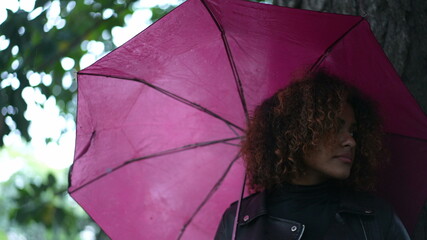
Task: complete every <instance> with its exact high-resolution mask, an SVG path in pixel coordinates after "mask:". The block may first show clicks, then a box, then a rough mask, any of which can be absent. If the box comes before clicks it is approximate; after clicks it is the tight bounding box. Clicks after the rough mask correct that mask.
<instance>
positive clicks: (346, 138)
mask: <svg viewBox="0 0 427 240" xmlns="http://www.w3.org/2000/svg"><path fill="white" fill-rule="evenodd" d="M341 143H342V145H343V146H345V147H346V146H348V147H352V148H354V147H356V140H355V139H354V137H353V133H352V132H345V133H342V136H341Z"/></svg>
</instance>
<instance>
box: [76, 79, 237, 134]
mask: <svg viewBox="0 0 427 240" xmlns="http://www.w3.org/2000/svg"><path fill="white" fill-rule="evenodd" d="M80 74H82V75H91V76H101V77H108V78H118V79H124V80H130V81H135V82H139V83H142V84H145V85H147V86H149V87H151V88H153V89H154V90H157V91H158V92H160V93H163V94H164V95H166V96H169V97H171V98H173V99H175V100H177V101H179V102H181V103H184V104H186V105H188V106H190V107H193V108H195V109H197V110H199V111H202V112H204V113H206V114H208V115H211V116H212V117H215V118H217V119H219V120H221V121H223V122H225V123H226V124H227V125H229V126H233V127H234V128H237V129H239V130H240V131H242V132H244V130H243V128H241V127H239V126H237V125H236V124H234V123H232V122H230V121H229V120H227V119H225V118H223V117H221V116H220V115H218V114H216V113H214V112H213V111H211V110H209V109H207V108H205V107H203V106H201V105H199V104H197V103H194V102H192V101H190V100H188V99H185V98H183V97H180V96H178V95H176V94H174V93H172V92H169V91H167V90H165V89H163V88H160V87H158V86H155V85H154V84H152V83H149V82H147V81H145V80H143V79H139V78H127V77H118V76H114V75H104V74H94V73H80Z"/></svg>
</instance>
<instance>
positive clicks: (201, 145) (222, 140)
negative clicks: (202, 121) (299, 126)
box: [69, 137, 241, 194]
mask: <svg viewBox="0 0 427 240" xmlns="http://www.w3.org/2000/svg"><path fill="white" fill-rule="evenodd" d="M238 139H241V137H233V138H225V139H220V140H214V141H209V142H200V143H194V144H188V145H184V146H181V147H177V148H172V149H167V150H164V151H162V152H158V153H153V154H151V155H147V156H144V157H139V158H134V159H130V160H127V161H125V162H123V163H122V164H120V165H119V166H116V167H114V168H109V169H107V171H106V172H104V173H102V174H101V175H99V176H97V177H95V178H93V179H92V180H89V181H88V182H86V183H84V184H82V185H81V186H79V187H77V188H76V189H74V190H72V191H69V192H70V194H71V193H74V192H77V191H78V190H80V189H82V188H84V187H86V186H87V185H89V184H92V183H93V182H95V181H97V180H99V179H101V178H103V177H105V176H106V175H108V174H110V173H112V172H114V171H116V170H118V169H120V168H122V167H124V166H126V165H128V164H131V163H133V162H139V161H143V160H147V159H152V158H155V157H161V156H165V155H169V154H173V153H177V152H182V151H186V150H190V149H194V148H198V147H206V146H209V145H213V144H218V143H225V142H228V141H233V140H238Z"/></svg>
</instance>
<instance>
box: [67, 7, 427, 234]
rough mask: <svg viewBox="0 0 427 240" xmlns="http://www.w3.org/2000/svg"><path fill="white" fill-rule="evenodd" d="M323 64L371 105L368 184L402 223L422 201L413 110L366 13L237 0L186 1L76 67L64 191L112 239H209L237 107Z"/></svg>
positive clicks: (226, 177) (240, 112)
mask: <svg viewBox="0 0 427 240" xmlns="http://www.w3.org/2000/svg"><path fill="white" fill-rule="evenodd" d="M317 67H325V68H327V69H329V70H330V71H331V72H332V73H334V74H336V75H338V76H340V77H342V78H344V79H346V80H348V81H350V82H351V83H352V84H353V85H355V86H357V87H359V88H360V89H362V91H364V92H365V93H366V94H368V95H370V96H371V97H372V98H374V99H375V100H377V101H378V102H379V109H380V113H381V115H382V116H383V118H384V121H385V130H386V131H387V133H388V137H389V138H388V140H389V143H390V144H391V146H393V148H392V153H391V155H392V156H393V158H392V162H391V164H390V165H388V168H387V169H386V170H384V176H383V178H382V188H381V189H380V190H381V194H382V195H383V196H386V197H387V198H388V200H389V201H391V202H392V203H393V204H394V205H395V207H396V209H397V211H398V213H399V214H400V215H401V217H402V219H403V221H404V222H405V224H406V226H407V227H408V228H409V230H412V228H413V226H414V223H415V220H416V216H417V214H418V211H419V210H420V209H421V205H422V203H423V201H424V200H425V199H426V198H427V184H424V176H422V175H423V173H425V172H427V162H426V161H425V160H426V159H425V156H427V150H426V149H427V147H426V146H427V142H426V141H427V118H426V116H425V114H424V113H423V112H422V111H421V110H420V108H419V107H418V105H417V104H416V102H415V101H414V99H413V98H412V97H411V95H410V94H409V92H408V91H407V89H406V88H405V86H404V85H403V84H402V82H401V80H400V79H399V76H398V75H397V74H396V72H395V70H394V69H393V67H392V65H391V64H390V63H389V61H388V59H387V58H386V56H385V55H384V53H383V51H382V50H381V47H380V46H379V44H378V43H377V41H376V39H375V38H374V36H373V35H372V33H371V31H370V28H369V25H368V23H367V21H366V20H365V19H364V18H362V17H359V16H346V15H338V14H328V13H319V12H313V11H306V10H297V9H291V8H284V7H277V6H272V5H265V4H259V3H253V2H247V1H242V0H188V1H186V2H185V3H183V4H182V5H181V6H179V7H177V8H176V9H175V10H173V11H172V12H171V13H170V14H168V15H166V16H165V17H163V18H162V19H160V20H159V21H157V22H156V23H155V24H153V25H151V26H150V27H149V28H147V29H146V30H144V31H143V32H141V33H140V34H138V35H137V36H136V37H134V38H133V39H131V40H130V41H128V42H127V43H125V44H124V45H123V46H121V47H119V48H117V49H116V50H114V51H113V52H111V53H109V54H108V55H107V56H105V57H103V58H102V59H100V60H99V61H97V62H96V63H94V64H93V65H91V66H90V67H88V68H86V69H84V70H82V71H80V72H79V73H78V112H77V140H76V150H75V160H74V164H73V166H72V168H71V170H70V188H69V192H70V194H71V196H72V197H73V198H74V199H75V200H76V201H77V202H78V203H79V204H80V205H81V206H82V207H83V208H84V209H85V210H86V212H87V213H88V214H89V215H90V216H91V217H92V218H93V219H94V220H95V221H96V222H97V223H98V224H99V225H100V226H101V227H102V229H103V230H104V231H105V232H106V233H107V234H108V235H109V236H110V237H111V238H113V239H212V238H213V236H214V234H215V231H216V228H217V224H218V223H219V220H220V218H221V215H222V213H223V211H224V210H225V209H226V208H227V207H228V206H229V204H230V203H231V202H233V201H236V200H237V199H238V198H239V195H240V189H241V186H242V184H243V176H244V169H243V165H242V161H241V159H240V158H239V154H238V151H239V142H240V139H241V138H242V137H243V135H244V128H245V125H246V121H247V119H248V115H249V113H250V112H251V111H252V110H253V109H254V107H255V106H256V105H258V104H259V103H260V102H261V101H262V100H263V99H265V98H267V97H269V96H270V95H272V94H273V93H274V92H275V91H276V90H277V89H279V88H282V87H284V86H286V85H287V84H288V82H289V80H290V79H291V77H292V74H293V73H294V72H295V71H300V70H302V69H304V68H317Z"/></svg>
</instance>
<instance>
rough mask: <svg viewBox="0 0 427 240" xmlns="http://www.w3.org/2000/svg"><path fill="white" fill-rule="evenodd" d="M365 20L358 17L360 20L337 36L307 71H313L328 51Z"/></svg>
mask: <svg viewBox="0 0 427 240" xmlns="http://www.w3.org/2000/svg"><path fill="white" fill-rule="evenodd" d="M363 20H365V18H364V17H360V20H359V21H358V22H357V23H355V24H354V25H353V26H351V27H350V28H349V29H348V30H347V31H346V32H345V33H344V34H343V35H341V37H339V38H337V40H335V41H334V42H333V43H332V44H331V45H329V47H328V48H327V49H326V50H325V51H324V52H323V54H322V55H321V56H320V57H319V58H318V59H317V60H316V62H314V64H313V65H312V66H311V67H310V70H309V72H313V71H315V70H316V69H317V68H318V67H319V66H320V64H321V63H322V62H323V60H325V58H326V57H327V56H328V55H329V53H330V52H331V51H332V50H333V48H334V47H335V46H336V45H337V44H338V43H339V42H340V41H341V40H342V39H343V38H344V37H345V36H347V35H348V34H349V33H350V32H351V31H352V30H353V29H354V28H356V27H357V26H358V25H359V24H360V23H361V22H363Z"/></svg>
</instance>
